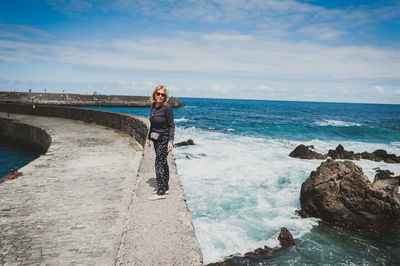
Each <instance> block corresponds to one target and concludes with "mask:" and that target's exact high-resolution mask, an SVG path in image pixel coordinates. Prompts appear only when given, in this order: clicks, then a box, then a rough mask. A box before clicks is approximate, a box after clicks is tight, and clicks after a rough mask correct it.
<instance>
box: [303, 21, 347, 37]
mask: <svg viewBox="0 0 400 266" xmlns="http://www.w3.org/2000/svg"><path fill="white" fill-rule="evenodd" d="M299 32H300V33H303V34H306V35H309V36H311V37H313V38H315V39H318V40H336V39H338V38H339V37H340V36H342V35H344V34H346V32H345V31H340V30H336V29H334V28H332V26H330V25H319V24H317V25H307V26H305V27H303V28H301V29H300V30H299Z"/></svg>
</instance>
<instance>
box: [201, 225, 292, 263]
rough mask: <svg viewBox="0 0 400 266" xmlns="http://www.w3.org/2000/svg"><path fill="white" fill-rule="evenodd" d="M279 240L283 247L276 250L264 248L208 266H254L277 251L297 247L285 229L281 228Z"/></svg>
mask: <svg viewBox="0 0 400 266" xmlns="http://www.w3.org/2000/svg"><path fill="white" fill-rule="evenodd" d="M278 240H279V242H280V244H281V247H279V246H277V247H275V248H270V247H267V246H264V248H257V249H255V250H253V251H250V252H247V253H245V254H244V256H243V257H240V256H238V255H231V256H229V257H227V258H226V259H225V260H224V261H220V262H215V263H210V264H207V266H233V265H248V264H251V265H252V264H254V262H259V260H260V259H262V261H265V259H266V258H267V257H270V256H272V255H273V254H274V253H275V252H276V251H278V250H280V249H282V248H285V247H291V246H295V245H296V242H295V241H294V239H293V236H292V234H291V233H290V232H289V230H288V229H287V228H285V227H282V228H281V232H280V233H279V236H278ZM252 262H253V263H252Z"/></svg>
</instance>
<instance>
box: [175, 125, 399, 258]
mask: <svg viewBox="0 0 400 266" xmlns="http://www.w3.org/2000/svg"><path fill="white" fill-rule="evenodd" d="M176 138H177V141H182V140H187V139H188V138H191V139H193V140H194V142H195V143H196V145H194V146H185V147H180V148H176V149H174V155H175V157H176V164H177V167H178V171H179V176H180V178H181V180H182V185H183V187H184V190H185V194H186V196H187V202H188V205H189V208H190V210H191V213H192V216H193V224H194V226H195V230H196V234H197V237H198V240H199V243H200V246H201V249H202V252H203V256H204V263H205V264H207V263H210V262H215V261H218V260H221V259H223V258H224V257H225V256H228V255H232V254H237V253H241V254H243V253H244V252H247V251H251V250H254V249H256V248H258V247H263V246H264V245H267V246H270V247H274V246H276V245H278V241H277V240H276V238H277V234H278V232H279V230H280V228H281V227H287V228H288V229H289V230H290V231H291V232H292V234H293V235H294V237H295V238H299V237H301V236H303V235H304V234H306V233H308V232H309V231H310V230H311V228H312V227H313V226H314V225H316V224H317V220H316V219H302V218H300V217H298V216H297V215H295V214H294V211H295V210H296V209H299V208H300V201H299V196H300V188H301V184H302V183H303V182H304V180H305V179H306V178H308V176H309V175H310V172H311V171H312V170H315V168H316V167H317V166H319V165H320V164H321V162H322V160H301V159H295V158H291V157H289V156H288V154H289V153H290V152H291V151H292V150H293V149H294V148H295V147H296V146H297V145H299V144H300V143H304V144H305V145H314V147H315V150H316V151H318V152H321V153H327V151H328V150H329V149H335V148H336V146H337V145H338V144H339V143H338V142H334V141H332V142H325V141H321V140H312V141H308V142H298V141H291V140H280V139H264V138H255V137H248V136H236V135H232V134H223V133H218V132H210V131H203V130H199V129H196V128H186V129H183V128H181V127H177V134H176ZM341 144H342V145H343V146H344V148H345V149H346V150H353V151H355V152H362V151H365V150H367V151H373V150H375V149H378V148H383V149H386V150H387V151H388V152H393V153H396V154H399V153H400V147H395V146H392V145H382V144H374V143H370V144H368V143H367V144H366V143H360V142H341ZM188 154H190V155H191V156H189V158H190V159H187V157H186V155H188ZM356 164H358V165H360V166H361V167H362V168H363V170H364V173H366V174H367V175H368V177H369V178H370V180H373V177H374V176H375V171H374V170H373V168H375V167H380V168H381V169H389V170H391V171H393V172H395V174H396V175H398V174H400V166H399V165H398V164H387V163H378V162H372V161H367V160H360V161H356Z"/></svg>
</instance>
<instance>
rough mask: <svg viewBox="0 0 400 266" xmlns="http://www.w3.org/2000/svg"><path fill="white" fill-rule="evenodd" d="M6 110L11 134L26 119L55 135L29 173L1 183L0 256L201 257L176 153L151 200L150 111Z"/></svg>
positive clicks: (136, 260)
mask: <svg viewBox="0 0 400 266" xmlns="http://www.w3.org/2000/svg"><path fill="white" fill-rule="evenodd" d="M0 118H1V120H0V121H2V124H3V125H5V126H6V127H8V129H7V130H8V131H9V133H8V135H9V136H10V135H12V131H13V130H19V126H18V125H27V126H28V127H29V128H31V129H33V130H35V128H36V129H38V130H39V131H38V132H41V130H43V131H45V132H46V133H47V134H48V135H49V137H50V140H51V144H50V147H49V148H48V150H47V152H46V153H45V154H43V155H41V156H40V157H39V158H38V159H36V160H34V161H32V162H31V163H29V164H28V165H26V166H25V167H23V168H21V169H20V171H21V172H23V176H21V177H19V178H18V179H15V180H12V181H6V182H4V183H1V184H0V195H1V197H0V265H8V264H10V265H14V264H15V265H17V264H18V265H19V264H28V265H39V264H44V265H75V264H82V265H115V264H118V265H132V264H135V265H201V264H202V255H201V251H200V248H199V245H198V242H197V239H196V235H195V232H194V228H193V224H192V220H191V215H190V212H189V210H188V208H187V205H186V201H185V196H184V192H183V189H182V187H181V185H180V181H179V177H178V175H177V170H176V166H175V163H174V161H173V157H172V156H168V163H169V166H170V194H169V195H168V197H167V199H165V200H163V201H159V202H151V201H148V200H147V198H148V197H149V196H151V195H152V191H153V190H154V179H155V174H154V156H155V155H154V149H153V148H152V147H151V148H148V147H143V146H142V144H143V143H144V141H145V138H146V134H147V130H148V121H147V119H145V118H143V117H139V116H133V115H127V114H119V113H112V112H105V111H99V110H90V109H79V108H70V107H54V106H33V105H30V106H29V105H21V104H2V103H1V104H0ZM66 118H69V119H66ZM87 122H89V123H87ZM15 125H17V126H15ZM114 129H117V130H114ZM29 134H30V133H29ZM27 135H28V134H24V135H23V138H25V137H26V136H27ZM44 136H45V134H44ZM34 139H35V140H40V137H37V138H36V137H35V138H34ZM45 139H46V138H45ZM136 139H137V141H136ZM44 143H46V142H44ZM42 145H44V146H43V147H45V146H46V144H42ZM143 150H144V151H143ZM160 219H162V220H163V221H164V222H162V223H161V222H160ZM155 241H156V242H157V243H156V244H157V245H156V246H155ZM143 263H145V264H143Z"/></svg>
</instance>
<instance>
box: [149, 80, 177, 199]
mask: <svg viewBox="0 0 400 266" xmlns="http://www.w3.org/2000/svg"><path fill="white" fill-rule="evenodd" d="M151 100H152V101H153V104H152V105H151V111H150V131H149V135H148V137H147V140H146V145H147V146H148V147H150V146H151V144H150V140H151V141H153V143H154V150H155V152H156V160H155V168H156V177H157V178H156V183H157V188H156V190H155V191H154V195H153V196H151V197H150V198H149V200H160V199H165V198H166V194H168V193H169V187H168V181H169V168H168V162H167V156H168V153H169V152H170V151H172V149H173V141H174V133H175V123H174V114H173V112H172V108H171V106H170V105H169V104H168V103H167V101H168V91H167V89H166V88H165V87H164V86H162V85H159V86H157V87H156V88H155V90H154V92H153V95H152V98H151Z"/></svg>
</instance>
